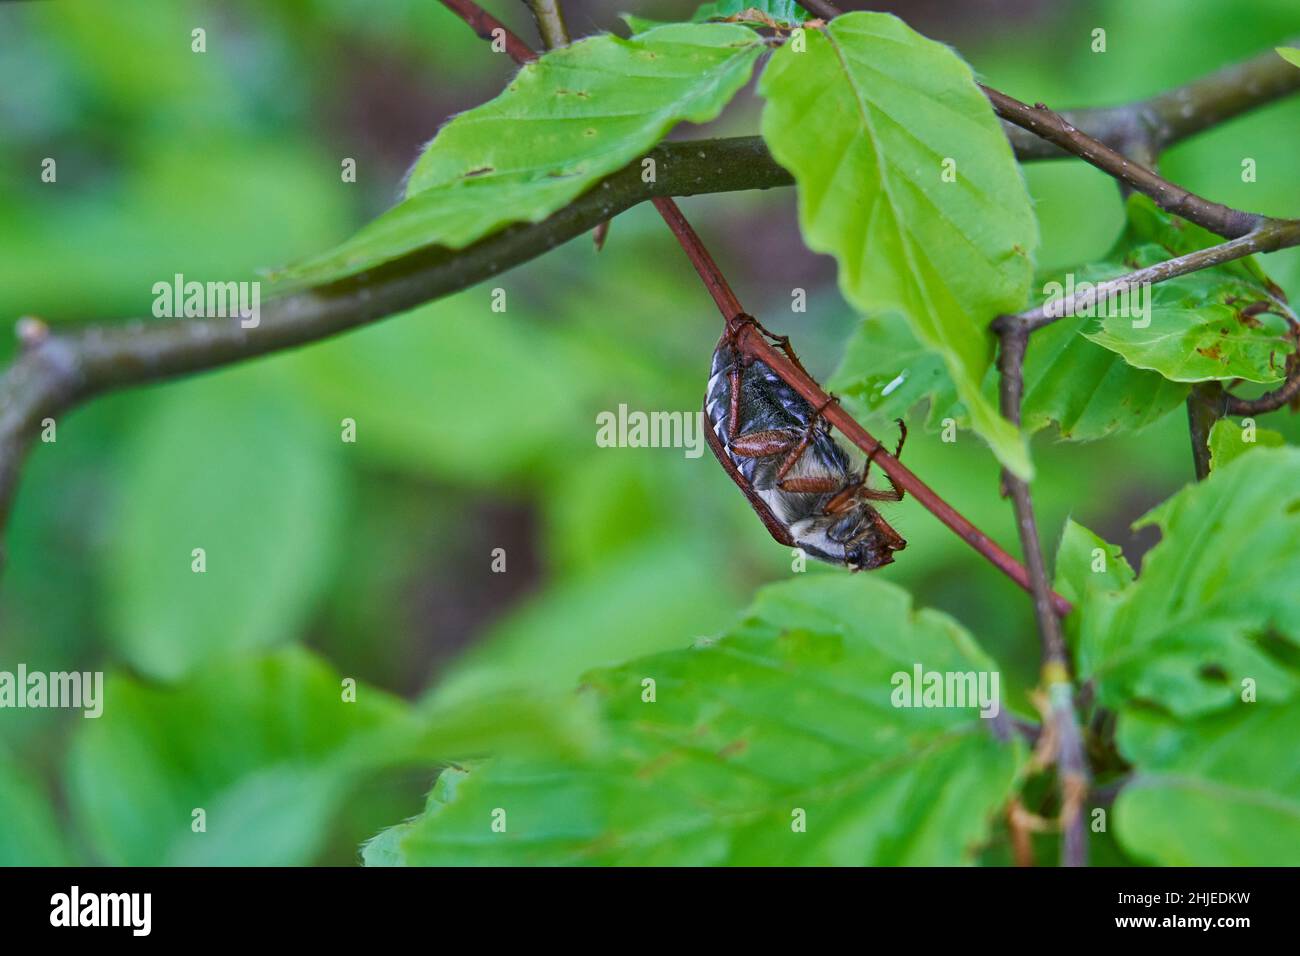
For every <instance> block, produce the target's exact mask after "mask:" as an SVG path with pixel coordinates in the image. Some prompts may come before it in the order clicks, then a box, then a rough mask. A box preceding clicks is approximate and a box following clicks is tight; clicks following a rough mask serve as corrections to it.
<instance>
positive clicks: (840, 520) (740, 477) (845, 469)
mask: <svg viewBox="0 0 1300 956" xmlns="http://www.w3.org/2000/svg"><path fill="white" fill-rule="evenodd" d="M747 324H752V325H754V326H755V327H756V328H757V329H758V330H759V331H760V332H763V334H765V335H767V336H768V337H769V338H771V339H772V340H773V342H775V343H776V344H777V345H778V346H779V347H780V348H781V349H782V350H783V351H784V352H785V353H786V355H788V356H789V357H790V360H791V361H792V362H794V363H795V365H798V366H799V368H801V369H802V368H803V366H802V365H800V364H799V360H798V358H796V357H795V354H794V352H793V351H792V350H791V348H790V343H789V340H788V339H786V338H785V337H784V336H774V335H771V334H770V333H768V332H767V331H766V330H765V329H763V327H762V326H760V325H759V324H758V322H757V320H755V319H754V318H753V317H752V316H747V315H741V316H738V317H737V318H735V319H733V320H732V321H731V322H729V323H728V324H727V331H726V332H724V333H723V336H722V338H721V339H719V340H718V347H717V349H715V350H714V353H713V367H712V369H711V371H710V374H709V385H708V388H707V390H706V391H705V393H704V414H705V415H706V416H707V417H708V420H709V424H710V426H711V427H709V428H708V429H706V430H705V438H706V439H707V440H708V442H709V447H710V448H712V449H713V454H714V455H716V456H717V458H718V461H719V462H720V463H721V464H722V467H723V468H725V469H726V471H727V474H729V475H730V476H731V478H732V480H733V481H735V483H736V484H737V485H738V486H739V487H740V490H741V491H743V492H744V493H745V497H746V498H748V499H749V503H750V504H751V505H752V506H753V508H754V511H756V512H757V513H758V516H759V517H760V518H762V519H763V524H764V525H766V526H767V530H768V531H769V532H770V533H771V535H772V537H773V538H775V539H776V540H777V541H779V542H780V543H781V544H784V545H786V546H788V547H797V548H801V549H803V551H804V553H805V554H808V555H810V556H811V557H814V558H818V559H819V560H822V561H828V562H830V563H832V564H839V565H843V566H845V567H849V568H852V569H853V570H854V571H862V570H870V569H871V568H878V567H881V566H882V565H886V564H889V563H891V562H892V561H893V560H894V552H895V551H902V550H903V549H904V548H905V547H907V542H906V541H904V540H903V538H902V537H901V536H900V535H899V533H898V532H897V531H895V530H894V529H893V528H891V527H890V526H889V523H888V522H886V521H885V519H884V518H883V517H881V515H880V512H878V511H876V509H875V508H873V507H872V506H871V504H870V502H872V501H901V500H902V499H903V492H902V490H901V489H900V488H899V487H898V486H897V485H896V484H894V481H893V479H892V478H891V479H890V480H889V483H890V485H891V486H892V489H893V490H892V491H881V490H877V489H874V488H868V487H867V473H868V472H869V471H870V470H871V459H870V457H868V459H867V461H866V463H865V464H864V465H863V466H862V471H861V473H859V472H858V471H857V470H856V469H855V468H854V467H853V465H852V463H851V461H850V460H849V455H848V453H847V452H846V451H845V450H844V448H843V447H842V446H841V445H840V444H839V442H838V441H836V440H835V438H834V437H833V436H832V435H831V430H830V424H829V423H828V422H827V421H826V420H825V419H824V418H823V417H822V412H823V411H824V410H825V406H823V407H822V408H818V409H813V407H812V406H811V405H810V404H809V403H808V402H807V401H806V400H805V399H804V398H803V397H802V396H801V395H800V394H799V393H798V392H796V391H795V390H794V389H793V388H791V387H790V385H788V384H787V383H786V382H785V381H784V380H783V379H782V378H781V377H780V376H778V375H777V374H776V372H774V371H773V370H772V368H771V366H769V365H768V364H767V363H765V362H763V361H761V360H759V359H755V358H752V357H750V356H747V355H744V354H743V353H742V352H741V351H740V350H739V349H738V348H737V347H736V335H737V333H738V332H739V330H740V329H741V328H742V327H743V326H744V325H747ZM898 427H899V429H900V430H901V432H902V434H901V436H900V437H899V439H898V449H897V451H895V452H894V457H898V454H899V452H901V451H902V450H903V441H904V439H906V438H907V428H906V426H904V425H903V422H902V421H901V420H900V421H899V422H898Z"/></svg>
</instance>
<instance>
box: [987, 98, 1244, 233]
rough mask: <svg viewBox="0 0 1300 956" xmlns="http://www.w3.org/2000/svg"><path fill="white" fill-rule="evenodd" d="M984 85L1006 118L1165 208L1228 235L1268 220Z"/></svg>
mask: <svg viewBox="0 0 1300 956" xmlns="http://www.w3.org/2000/svg"><path fill="white" fill-rule="evenodd" d="M981 89H983V90H984V95H985V96H987V97H988V98H989V102H990V103H992V104H993V109H994V110H995V111H996V112H997V114H998V115H999V116H1001V117H1002V118H1003V119H1005V120H1009V121H1010V122H1012V123H1015V124H1016V125H1017V126H1020V127H1022V128H1024V129H1027V130H1029V131H1030V132H1031V133H1034V134H1035V135H1036V136H1040V137H1042V138H1043V139H1045V140H1047V141H1048V142H1050V143H1055V144H1056V145H1057V146H1059V147H1061V148H1062V149H1064V150H1065V151H1066V152H1068V153H1071V154H1073V155H1075V156H1078V157H1079V158H1080V159H1082V160H1084V161H1085V162H1087V163H1090V164H1092V165H1093V166H1096V167H1097V168H1098V169H1100V170H1101V171H1102V172H1104V173H1107V174H1108V175H1110V176H1112V177H1113V178H1115V179H1117V180H1119V181H1120V182H1122V183H1123V184H1124V185H1126V186H1128V187H1129V188H1130V189H1134V190H1136V191H1138V192H1140V193H1144V194H1146V195H1147V196H1150V197H1151V199H1152V200H1154V202H1155V203H1156V205H1158V206H1159V207H1160V208H1161V209H1163V210H1165V211H1166V212H1171V213H1173V214H1174V215H1177V216H1182V217H1183V218H1184V219H1186V220H1188V221H1189V222H1194V223H1196V224H1197V225H1198V226H1204V227H1205V228H1206V229H1209V230H1210V231H1211V232H1214V233H1218V234H1219V235H1220V236H1223V237H1224V238H1225V239H1236V238H1238V237H1240V236H1244V235H1246V234H1248V233H1250V232H1252V231H1254V230H1256V229H1258V228H1259V227H1260V226H1261V225H1262V224H1263V223H1265V222H1266V221H1267V217H1265V216H1261V215H1258V214H1256V213H1250V212H1243V211H1241V210H1239V209H1233V208H1232V207H1230V206H1225V205H1223V204H1222V203H1217V202H1211V201H1210V200H1208V199H1204V198H1202V197H1200V196H1198V195H1196V194H1195V193H1193V192H1191V191H1190V190H1187V189H1184V188H1183V187H1182V186H1176V185H1174V184H1173V183H1171V182H1169V180H1167V179H1165V178H1164V177H1163V176H1161V175H1160V174H1159V173H1157V172H1155V171H1154V170H1152V169H1148V168H1147V167H1146V166H1143V165H1142V164H1141V163H1138V162H1135V161H1134V160H1131V159H1129V158H1128V157H1126V156H1124V155H1122V154H1121V153H1119V152H1118V151H1116V150H1114V149H1112V148H1111V147H1109V146H1107V145H1106V144H1105V143H1103V142H1100V141H1099V140H1097V139H1095V138H1093V137H1092V136H1089V135H1088V134H1087V133H1085V132H1083V131H1082V130H1080V129H1078V128H1077V127H1075V126H1073V125H1072V124H1071V123H1069V122H1068V121H1066V120H1065V119H1064V118H1062V117H1061V116H1060V115H1059V114H1057V113H1054V112H1052V111H1051V110H1049V109H1048V108H1047V107H1046V106H1044V105H1043V104H1041V103H1039V104H1037V105H1035V106H1029V105H1028V104H1026V103H1022V102H1020V100H1018V99H1016V98H1015V97H1013V96H1008V95H1007V94H1005V93H1002V92H1000V91H998V90H995V89H993V88H991V87H988V86H982V85H981Z"/></svg>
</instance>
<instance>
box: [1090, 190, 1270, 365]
mask: <svg viewBox="0 0 1300 956" xmlns="http://www.w3.org/2000/svg"><path fill="white" fill-rule="evenodd" d="M1126 211H1127V217H1128V226H1127V228H1126V229H1125V233H1124V235H1123V236H1122V237H1121V238H1120V241H1119V243H1118V244H1117V246H1116V248H1115V249H1114V250H1113V251H1112V252H1111V256H1110V259H1111V260H1112V262H1113V265H1110V266H1105V267H1103V268H1101V269H1095V270H1093V272H1094V274H1093V275H1088V276H1080V277H1078V278H1079V279H1084V278H1086V279H1087V280H1088V281H1094V282H1095V281H1097V280H1098V279H1100V278H1113V277H1114V276H1117V275H1121V274H1123V273H1124V272H1128V271H1130V270H1132V269H1137V268H1140V267H1143V266H1148V265H1152V264H1154V263H1156V262H1161V261H1164V260H1166V259H1168V258H1170V257H1171V256H1182V255H1186V254H1187V253H1190V252H1195V251H1196V250H1198V249H1205V248H1208V247H1210V246H1214V245H1218V244H1219V243H1221V242H1222V241H1223V240H1222V239H1220V238H1219V237H1218V236H1216V235H1214V233H1212V232H1210V231H1209V230H1207V229H1203V228H1202V227H1200V226H1198V225H1196V224H1195V223H1190V222H1187V221H1185V220H1183V219H1180V218H1178V217H1177V216H1173V215H1171V214H1169V213H1167V212H1165V211H1164V210H1163V209H1160V208H1159V207H1158V206H1156V205H1155V203H1153V202H1152V201H1151V200H1150V199H1149V198H1148V197H1146V196H1143V195H1139V194H1135V195H1133V196H1130V197H1129V199H1128V202H1127V204H1126ZM1103 269H1111V270H1113V271H1111V272H1110V274H1108V275H1107V274H1101V273H1102V272H1103ZM1149 309H1150V312H1149V315H1148V314H1143V315H1140V316H1135V315H1133V314H1131V313H1132V311H1133V310H1132V309H1130V310H1129V311H1130V314H1128V315H1119V314H1116V310H1114V309H1105V310H1104V309H1096V310H1089V312H1088V313H1087V314H1088V315H1089V316H1091V315H1093V314H1094V312H1095V313H1096V315H1097V316H1098V318H1097V319H1096V320H1095V321H1094V322H1092V323H1088V324H1086V325H1085V326H1083V327H1082V328H1081V332H1082V334H1084V335H1085V336H1087V337H1088V338H1089V339H1091V340H1092V341H1093V342H1096V343H1097V344H1099V345H1101V346H1103V347H1104V348H1106V349H1109V350H1111V351H1113V352H1115V353H1116V354H1118V355H1121V356H1123V358H1124V360H1125V361H1126V362H1128V364H1130V365H1132V366H1133V367H1134V368H1138V369H1151V370H1154V371H1156V372H1158V373H1160V374H1161V375H1162V376H1164V377H1165V378H1166V379H1169V380H1171V381H1174V382H1204V381H1210V380H1230V379H1236V378H1241V379H1245V380H1247V381H1251V382H1260V383H1263V384H1269V383H1273V382H1278V381H1281V380H1282V379H1283V378H1284V377H1285V375H1286V369H1285V365H1286V356H1287V355H1289V354H1290V353H1291V352H1293V351H1294V350H1295V345H1294V341H1293V340H1292V339H1291V338H1290V336H1289V334H1288V333H1289V328H1290V327H1289V324H1288V321H1287V320H1288V318H1289V317H1290V310H1289V309H1288V308H1287V307H1286V305H1285V299H1284V297H1283V296H1282V294H1281V290H1280V289H1279V288H1278V287H1277V285H1276V284H1275V283H1274V282H1273V281H1272V280H1271V279H1269V277H1268V276H1267V274H1265V272H1264V270H1263V267H1262V266H1260V264H1259V261H1258V259H1256V258H1255V257H1254V256H1248V257H1246V258H1244V259H1239V260H1236V261H1233V262H1228V263H1224V264H1223V265H1220V266H1216V267H1214V268H1212V269H1204V270H1202V271H1200V272H1195V273H1192V274H1190V275H1185V276H1179V277H1178V278H1176V279H1170V280H1168V281H1166V282H1161V283H1157V284H1155V285H1154V286H1151V287H1150V296H1149ZM1260 309H1264V310H1265V311H1259V310H1260Z"/></svg>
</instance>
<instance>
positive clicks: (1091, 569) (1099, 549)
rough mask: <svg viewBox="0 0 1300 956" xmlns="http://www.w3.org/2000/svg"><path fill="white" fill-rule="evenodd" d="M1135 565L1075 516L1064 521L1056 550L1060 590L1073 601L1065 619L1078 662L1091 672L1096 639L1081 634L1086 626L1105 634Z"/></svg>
mask: <svg viewBox="0 0 1300 956" xmlns="http://www.w3.org/2000/svg"><path fill="white" fill-rule="evenodd" d="M1134 578H1135V575H1134V573H1133V568H1132V567H1131V566H1130V565H1129V563H1128V561H1127V560H1126V559H1125V558H1124V552H1123V551H1122V550H1121V549H1120V547H1119V546H1118V545H1114V544H1111V543H1109V542H1108V541H1105V540H1103V539H1102V538H1100V537H1098V536H1097V535H1095V534H1093V533H1092V532H1091V531H1089V530H1088V529H1087V528H1085V527H1084V526H1083V525H1081V524H1078V523H1077V522H1075V521H1073V520H1067V521H1066V522H1065V532H1064V533H1063V534H1062V535H1061V543H1060V546H1059V547H1058V548H1057V551H1056V581H1055V583H1054V587H1055V589H1056V591H1057V593H1058V594H1060V595H1061V596H1062V597H1063V598H1065V599H1066V600H1067V601H1069V602H1070V603H1071V604H1073V605H1074V607H1075V610H1074V613H1072V614H1071V615H1070V616H1069V617H1068V618H1066V619H1065V625H1066V629H1067V631H1068V632H1069V635H1070V637H1071V638H1072V639H1073V642H1074V648H1075V653H1076V655H1077V665H1078V668H1079V670H1080V671H1081V672H1083V673H1091V672H1092V670H1093V667H1094V662H1093V660H1092V658H1091V657H1090V656H1089V655H1090V654H1091V653H1092V649H1093V647H1094V646H1095V645H1096V643H1097V641H1096V640H1095V639H1092V640H1085V639H1083V638H1081V637H1080V634H1081V633H1082V632H1083V630H1084V628H1087V629H1088V630H1089V632H1090V634H1104V633H1105V632H1106V630H1107V628H1109V627H1110V621H1111V618H1112V617H1113V616H1114V613H1115V608H1116V607H1117V606H1118V603H1119V598H1120V592H1122V591H1123V590H1124V589H1125V588H1126V587H1128V586H1129V585H1130V584H1132V583H1133V580H1134Z"/></svg>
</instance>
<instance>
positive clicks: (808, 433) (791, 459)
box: [776, 396, 838, 491]
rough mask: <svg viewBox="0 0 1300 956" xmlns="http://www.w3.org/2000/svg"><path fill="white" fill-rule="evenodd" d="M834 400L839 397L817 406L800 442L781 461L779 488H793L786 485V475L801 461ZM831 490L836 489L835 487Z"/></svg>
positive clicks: (828, 399) (831, 397) (777, 484)
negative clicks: (823, 415) (827, 408)
mask: <svg viewBox="0 0 1300 956" xmlns="http://www.w3.org/2000/svg"><path fill="white" fill-rule="evenodd" d="M834 401H838V399H837V398H835V397H834V396H829V397H828V398H827V399H826V401H824V402H822V403H821V405H819V406H818V407H817V410H816V411H815V412H813V414H812V419H811V420H810V421H809V422H808V426H807V427H806V428H805V429H804V430H803V436H802V437H801V438H800V439H799V444H797V445H795V446H794V448H792V449H791V450H790V453H789V454H788V455H787V456H786V459H785V461H783V462H781V467H780V468H778V469H777V472H776V486H777V487H778V488H780V489H782V490H783V491H791V490H793V489H791V488H788V487H786V483H785V476H786V475H788V474H789V473H790V469H791V468H793V467H794V466H795V463H796V462H798V461H799V458H800V456H802V455H803V453H804V452H805V451H806V450H807V449H808V445H809V443H810V442H811V441H812V437H813V435H814V434H816V432H817V426H818V425H819V424H821V420H822V412H824V411H826V406H827V405H829V404H830V403H831V402H834ZM829 490H830V491H834V490H835V488H831V489H829Z"/></svg>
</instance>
